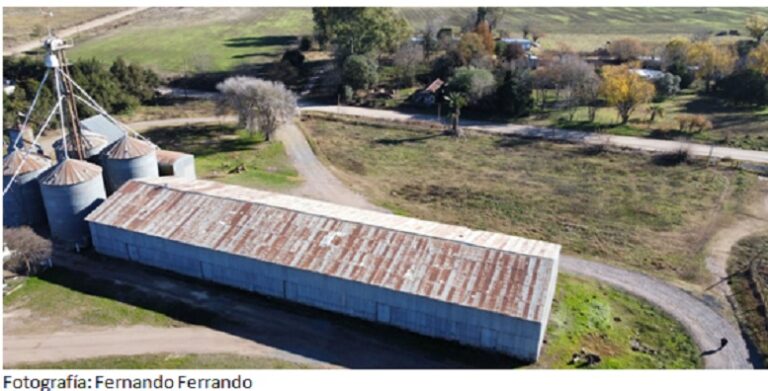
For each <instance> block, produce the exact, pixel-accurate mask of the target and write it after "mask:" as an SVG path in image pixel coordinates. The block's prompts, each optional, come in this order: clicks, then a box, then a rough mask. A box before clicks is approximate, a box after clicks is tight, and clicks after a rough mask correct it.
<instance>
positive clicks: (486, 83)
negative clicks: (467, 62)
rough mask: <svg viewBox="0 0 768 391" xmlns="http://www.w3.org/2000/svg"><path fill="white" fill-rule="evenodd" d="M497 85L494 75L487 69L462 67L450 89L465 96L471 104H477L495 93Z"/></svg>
mask: <svg viewBox="0 0 768 391" xmlns="http://www.w3.org/2000/svg"><path fill="white" fill-rule="evenodd" d="M495 83H496V81H495V80H494V78H493V74H492V73H491V72H490V71H488V70H486V69H481V68H473V67H462V68H459V69H457V70H456V75H455V76H454V77H453V78H452V79H451V80H450V81H449V83H448V89H449V90H450V91H453V92H460V93H463V94H465V95H466V96H467V98H469V100H470V102H477V101H478V100H480V99H481V98H483V97H485V96H486V95H488V94H490V93H491V92H492V91H493V86H494V84H495Z"/></svg>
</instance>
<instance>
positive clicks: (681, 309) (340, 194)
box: [131, 113, 753, 369]
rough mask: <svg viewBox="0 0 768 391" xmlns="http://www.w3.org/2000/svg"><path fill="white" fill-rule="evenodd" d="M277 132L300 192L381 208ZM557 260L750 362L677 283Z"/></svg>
mask: <svg viewBox="0 0 768 391" xmlns="http://www.w3.org/2000/svg"><path fill="white" fill-rule="evenodd" d="M356 115H359V113H357V114H356ZM232 120H234V118H233V117H202V118H177V119H166V120H156V121H145V122H138V123H133V124H131V127H132V128H133V129H135V130H137V131H141V130H144V129H148V128H151V127H155V126H176V125H184V124H191V123H217V122H228V121H232ZM277 135H278V136H277V137H278V139H280V140H281V141H282V142H283V143H284V145H285V150H286V153H287V154H288V156H289V158H290V159H291V161H292V162H293V163H294V164H295V165H296V168H297V170H298V171H299V173H300V174H301V175H302V176H303V177H304V179H305V184H304V186H303V187H302V189H301V190H300V194H302V195H306V196H310V197H316V198H319V199H323V200H329V201H332V202H337V203H348V204H350V205H352V206H357V207H363V208H372V209H377V210H381V209H380V208H377V207H375V206H373V205H371V204H370V203H368V202H367V201H365V199H364V198H363V197H362V196H360V195H359V194H357V193H354V192H352V191H351V190H349V189H348V188H347V187H346V186H344V185H343V183H341V181H339V180H338V179H337V178H336V177H334V176H333V174H332V173H330V171H328V169H327V168H326V167H324V166H323V165H322V163H320V161H319V160H318V159H317V157H315V155H314V153H313V152H312V149H311V148H310V146H309V143H308V142H307V140H306V138H304V136H303V134H302V133H301V131H300V130H299V129H298V128H297V127H296V126H295V125H294V124H288V125H286V126H284V127H282V128H281V129H279V130H278V132H277ZM560 266H561V270H563V271H564V272H567V273H571V274H575V275H580V276H585V277H589V278H594V279H596V280H599V281H602V282H605V283H607V284H609V285H612V286H614V287H617V288H619V289H622V290H624V291H626V292H629V293H631V294H634V295H636V296H639V297H642V298H643V299H645V300H647V301H649V302H650V303H653V304H654V305H656V306H658V307H659V308H661V309H662V310H663V311H665V312H667V313H668V314H669V315H671V316H672V317H674V318H675V319H677V320H678V321H679V322H680V323H681V324H683V326H684V327H685V328H686V329H687V330H688V331H689V333H690V334H691V336H692V338H693V339H694V341H695V342H696V344H697V345H698V346H699V348H700V349H701V350H702V351H703V352H706V351H710V350H715V349H717V348H718V347H719V346H720V339H721V338H727V339H728V341H729V343H728V345H727V346H726V347H725V348H724V349H722V350H720V351H718V352H716V353H714V354H709V355H705V356H704V363H705V365H706V367H707V368H739V369H749V368H753V365H752V363H751V362H750V359H749V352H748V349H747V344H746V342H745V341H744V339H743V338H742V336H741V332H740V330H739V329H738V327H737V326H736V325H734V324H733V323H731V322H729V321H728V320H727V319H726V318H725V317H723V316H722V315H721V314H720V313H718V312H717V311H716V310H714V309H713V308H710V307H709V306H708V305H707V304H705V303H704V302H703V301H701V300H699V299H697V298H696V297H694V296H692V295H691V294H689V293H687V292H685V291H683V290H682V289H680V288H677V287H675V286H673V285H671V284H669V283H667V282H665V281H662V280H660V279H657V278H654V277H650V276H647V275H645V274H642V273H638V272H633V271H628V270H624V269H620V268H617V267H615V266H609V265H606V264H603V263H598V262H592V261H588V260H585V259H580V258H576V257H573V256H566V255H563V256H561V262H560Z"/></svg>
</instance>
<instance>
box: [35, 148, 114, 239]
mask: <svg viewBox="0 0 768 391" xmlns="http://www.w3.org/2000/svg"><path fill="white" fill-rule="evenodd" d="M101 171H102V170H101V167H99V166H98V165H96V164H93V163H89V162H86V161H82V160H76V159H66V160H64V161H63V162H60V163H58V164H56V166H54V167H53V168H52V169H50V170H48V171H47V172H46V173H44V174H43V175H41V176H40V178H39V181H40V190H41V192H42V196H43V202H44V204H45V212H46V215H47V216H48V226H49V227H50V229H51V236H52V237H53V239H54V240H57V241H59V242H62V243H63V244H65V245H66V246H67V247H69V248H81V247H87V246H88V245H89V243H90V231H89V229H88V223H87V222H85V220H84V219H85V216H87V215H88V213H90V212H91V211H93V210H94V209H96V207H97V206H99V204H101V203H102V202H103V201H104V200H105V199H106V198H107V195H106V192H105V191H104V181H103V179H102V177H101Z"/></svg>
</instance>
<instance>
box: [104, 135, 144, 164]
mask: <svg viewBox="0 0 768 391" xmlns="http://www.w3.org/2000/svg"><path fill="white" fill-rule="evenodd" d="M154 150H155V146H154V145H152V144H150V143H148V142H146V141H142V140H139V139H137V138H133V137H129V136H124V137H123V138H121V139H120V140H119V141H118V142H116V143H115V144H114V145H113V146H112V147H110V148H109V151H107V157H108V158H110V159H133V158H137V157H141V156H144V155H147V154H150V153H152V151H154Z"/></svg>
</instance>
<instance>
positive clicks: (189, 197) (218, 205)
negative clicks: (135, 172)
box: [86, 177, 560, 321]
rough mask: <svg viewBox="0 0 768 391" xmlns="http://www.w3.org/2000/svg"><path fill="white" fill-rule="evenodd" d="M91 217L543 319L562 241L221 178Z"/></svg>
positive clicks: (122, 192) (145, 188) (168, 185)
mask: <svg viewBox="0 0 768 391" xmlns="http://www.w3.org/2000/svg"><path fill="white" fill-rule="evenodd" d="M86 220H88V221H91V222H94V223H98V224H103V225H108V226H113V227H117V228H120V229H124V230H129V231H134V232H138V233H141V234H145V235H149V236H155V237H161V238H166V239H169V240H173V241H176V242H181V243H186V244H189V245H192V246H197V247H203V248H208V249H213V250H217V251H222V252H226V253H231V254H237V255H241V256H245V257H250V258H255V259H259V260H262V261H265V262H271V263H275V264H280V265H285V266H289V267H294V268H299V269H304V270H309V271H312V272H316V273H321V274H326V275H329V276H333V277H337V278H342V279H347V280H353V281H357V282H361V283H365V284H371V285H375V286H379V287H383V288H387V289H391V290H395V291H401V292H406V293H410V294H414V295H420V296H425V297H428V298H431V299H434V300H439V301H445V302H449V303H454V304H458V305H463V306H468V307H476V308H480V309H483V310H487V311H492V312H497V313H502V314H505V315H509V316H514V317H519V318H524V319H529V320H534V321H538V320H541V317H542V316H543V312H544V311H543V309H544V306H545V305H546V301H547V298H546V296H547V289H548V287H549V284H550V281H551V278H552V277H553V273H556V260H557V259H558V257H559V253H560V246H559V245H557V244H552V243H546V242H541V241H536V240H528V239H523V238H520V237H515V236H509V235H503V234H499V233H493V232H485V231H475V230H471V229H469V228H466V227H459V226H452V225H446V224H440V223H434V222H429V221H423V220H418V219H412V218H406V217H402V216H396V215H391V214H386V213H380V212H374V211H368V210H362V209H357V208H351V207H346V206H340V205H335V204H330V203H326V202H320V201H315V200H310V199H305V198H299V197H293V196H287V195H282V194H275V193H268V192H263V191H258V190H253V189H247V188H243V187H239V186H232V185H225V184H221V183H217V182H210V181H202V180H190V179H184V178H173V177H161V178H155V179H146V178H144V179H137V180H132V181H130V182H128V183H127V184H126V185H124V186H123V187H121V188H120V189H119V190H118V191H117V192H116V193H115V194H113V195H112V196H110V197H109V198H108V199H107V201H106V202H104V203H103V204H102V205H100V206H99V207H98V208H97V209H96V210H95V211H93V212H92V213H91V214H90V215H89V216H88V217H87V218H86Z"/></svg>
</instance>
